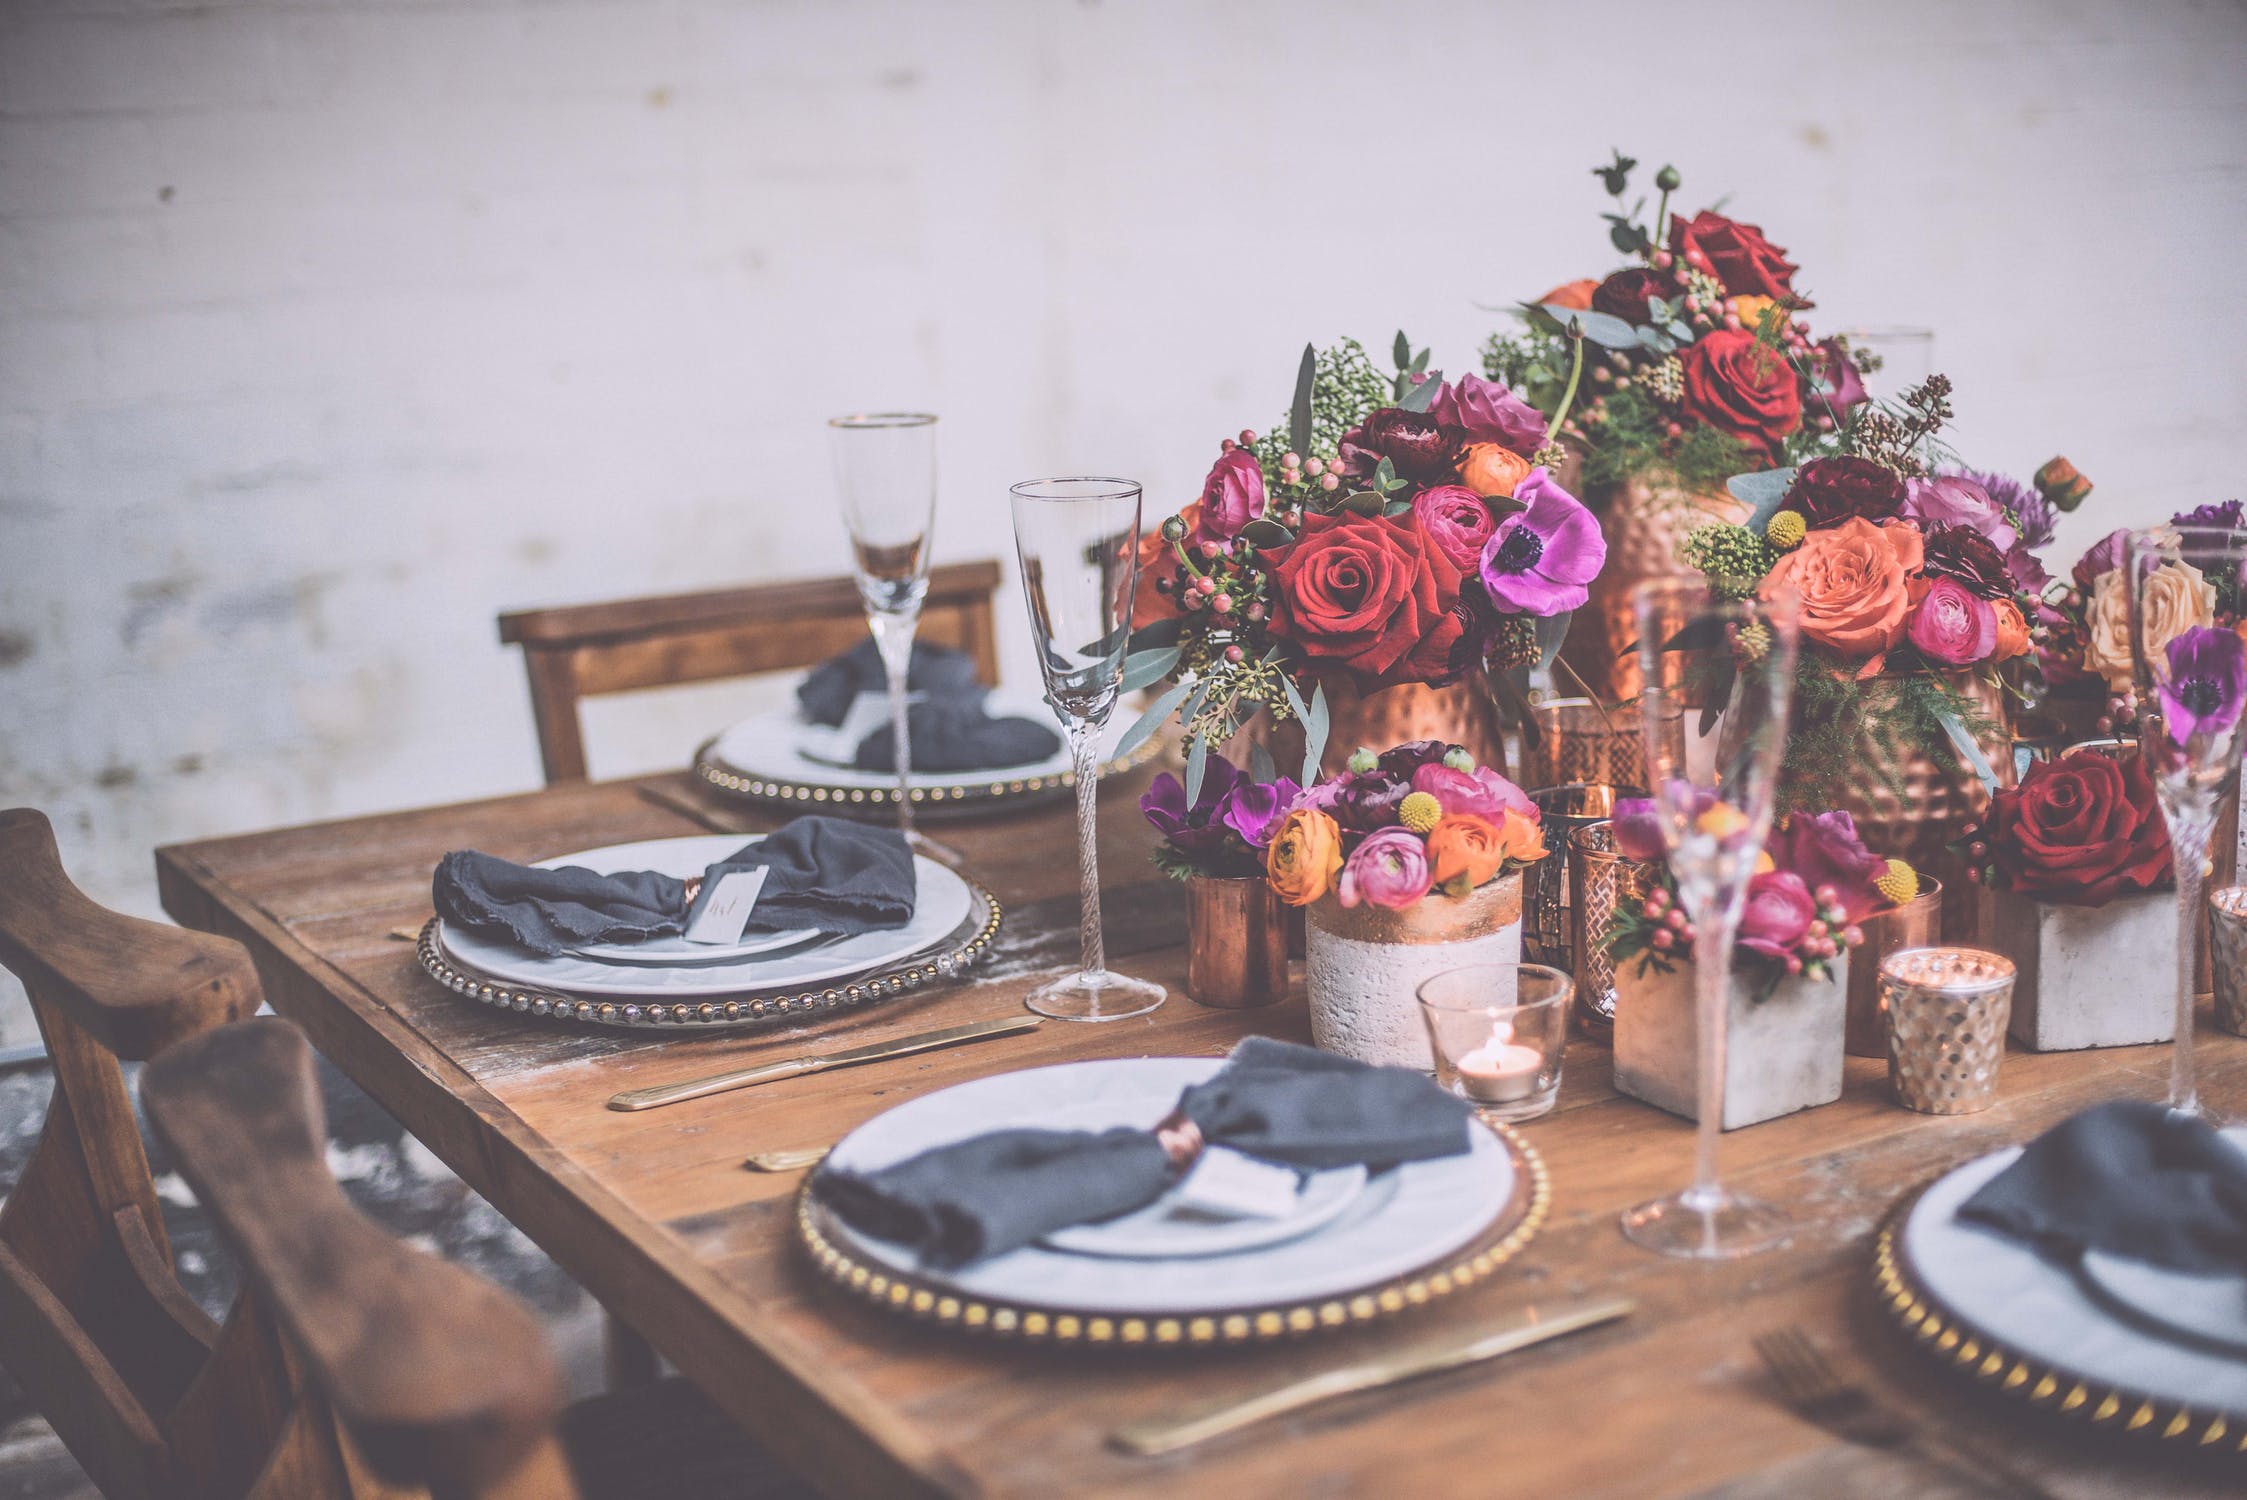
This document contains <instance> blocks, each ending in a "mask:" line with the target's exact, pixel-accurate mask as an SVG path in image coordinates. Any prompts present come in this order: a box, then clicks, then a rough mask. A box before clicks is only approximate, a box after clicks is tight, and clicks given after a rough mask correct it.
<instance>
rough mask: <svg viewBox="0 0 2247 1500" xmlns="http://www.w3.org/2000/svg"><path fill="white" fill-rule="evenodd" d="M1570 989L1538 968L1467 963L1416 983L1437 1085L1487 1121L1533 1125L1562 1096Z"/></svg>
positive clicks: (1555, 974) (1562, 978)
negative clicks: (1562, 1058)
mask: <svg viewBox="0 0 2247 1500" xmlns="http://www.w3.org/2000/svg"><path fill="white" fill-rule="evenodd" d="M1574 988H1575V986H1574V984H1573V983H1572V982H1571V981H1570V979H1569V977H1568V976H1567V975H1566V974H1564V973H1562V972H1561V971H1560V970H1558V969H1554V968H1549V967H1547V966H1546V965H1544V964H1469V965H1467V966H1466V967H1464V968H1459V969H1446V970H1445V971H1444V972H1443V973H1441V974H1437V975H1435V976H1434V977H1433V978H1430V979H1428V980H1426V981H1424V982H1423V983H1422V984H1421V986H1420V991H1419V994H1420V1017H1421V1019H1422V1020H1424V1021H1425V1022H1427V1026H1428V1042H1429V1046H1430V1050H1432V1051H1433V1052H1434V1053H1435V1059H1436V1082H1438V1083H1440V1084H1442V1085H1443V1086H1444V1087H1445V1088H1448V1089H1449V1090H1451V1092H1453V1093H1454V1094H1457V1095H1458V1096H1459V1097H1460V1098H1462V1099H1465V1100H1467V1101H1468V1102H1470V1103H1472V1104H1473V1105H1474V1106H1475V1108H1476V1109H1477V1110H1478V1111H1480V1112H1481V1113H1482V1114H1484V1115H1486V1116H1488V1117H1489V1118H1491V1119H1493V1120H1532V1119H1535V1118H1536V1117H1537V1116H1539V1115H1541V1114H1543V1113H1545V1112H1546V1111H1547V1110H1549V1109H1551V1108H1552V1107H1553V1100H1554V1099H1555V1098H1556V1097H1558V1095H1559V1093H1560V1063H1561V1053H1562V1051H1563V1049H1564V1048H1565V1047H1566V1045H1567V1042H1568V1002H1569V997H1570V994H1571V993H1572V992H1573V990H1574Z"/></svg>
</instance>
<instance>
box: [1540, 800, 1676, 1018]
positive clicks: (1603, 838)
mask: <svg viewBox="0 0 2247 1500" xmlns="http://www.w3.org/2000/svg"><path fill="white" fill-rule="evenodd" d="M1549 837H1550V836H1549V835H1548V838H1549ZM1663 868H1664V862H1663V861H1662V860H1659V859H1631V858H1628V857H1627V856H1625V855H1623V854H1620V853H1617V852H1616V849H1615V825H1614V823H1612V822H1610V821H1607V820H1605V819H1602V820H1601V821H1600V822H1597V823H1589V824H1586V825H1585V826H1584V827H1582V828H1578V829H1576V830H1575V831H1574V832H1572V833H1570V834H1569V835H1568V879H1569V890H1570V899H1571V905H1570V908H1569V914H1568V916H1569V938H1570V948H1571V950H1572V955H1573V956H1572V957H1571V959H1570V967H1571V972H1573V973H1574V975H1575V976H1576V1019H1577V1021H1578V1023H1579V1024H1581V1025H1582V1026H1583V1028H1584V1030H1585V1031H1587V1032H1588V1033H1590V1034H1592V1035H1594V1036H1605V1035H1607V1034H1608V1033H1609V1032H1610V1031H1611V1030H1612V1029H1613V1028H1614V1025H1615V960H1614V959H1613V958H1611V957H1609V956H1608V952H1607V928H1608V924H1609V923H1610V922H1611V921H1613V920H1614V917H1615V909H1616V908H1617V907H1618V906H1621V905H1622V904H1624V903H1625V902H1638V901H1644V900H1645V899H1646V897H1647V895H1648V893H1649V892H1651V891H1652V890H1653V889H1654V887H1655V886H1656V885H1657V884H1659V883H1660V881H1661V879H1662V870H1663Z"/></svg>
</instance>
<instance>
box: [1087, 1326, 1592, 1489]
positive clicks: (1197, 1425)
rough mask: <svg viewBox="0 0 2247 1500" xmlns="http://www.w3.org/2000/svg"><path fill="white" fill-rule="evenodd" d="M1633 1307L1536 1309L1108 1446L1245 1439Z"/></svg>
mask: <svg viewBox="0 0 2247 1500" xmlns="http://www.w3.org/2000/svg"><path fill="white" fill-rule="evenodd" d="M1633 1305H1634V1304H1632V1303H1631V1302H1629V1301H1628V1300H1626V1299H1624V1298H1621V1297H1616V1298H1611V1299H1609V1300H1606V1301H1601V1302H1587V1303H1584V1304H1582V1305H1580V1306H1577V1307H1573V1308H1570V1309H1568V1310H1567V1311H1565V1312H1559V1313H1553V1314H1549V1315H1548V1314H1544V1313H1540V1312H1538V1311H1536V1310H1535V1309H1534V1308H1532V1309H1531V1310H1529V1311H1528V1312H1525V1313H1522V1314H1519V1315H1518V1316H1516V1317H1515V1318H1514V1319H1513V1320H1512V1321H1511V1322H1509V1323H1507V1324H1506V1325H1505V1326H1504V1327H1502V1328H1499V1329H1497V1330H1496V1331H1494V1332H1491V1333H1483V1334H1477V1335H1476V1336H1474V1337H1473V1338H1468V1339H1446V1340H1444V1341H1442V1342H1441V1343H1436V1344H1423V1345H1421V1346H1420V1347H1419V1348H1417V1349H1406V1350H1403V1351H1400V1352H1398V1353H1396V1354H1390V1355H1384V1356H1381V1357H1378V1358H1375V1359H1368V1360H1364V1361H1361V1362H1360V1363H1358V1364H1354V1365H1342V1366H1338V1367H1337V1368H1335V1369H1332V1370H1328V1371H1326V1372H1325V1373H1324V1374H1320V1375H1313V1376H1310V1377H1309V1378H1308V1379H1304V1380H1297V1381H1292V1382H1290V1383H1289V1384H1287V1385H1283V1386H1277V1387H1275V1388H1273V1389H1271V1390H1268V1391H1265V1392H1264V1393H1262V1394H1261V1395H1256V1396H1250V1397H1247V1398H1246V1399H1244V1400H1239V1401H1228V1402H1226V1403H1225V1404H1223V1405H1221V1406H1217V1407H1213V1408H1210V1409H1208V1410H1205V1411H1201V1412H1197V1413H1195V1414H1193V1415H1190V1416H1186V1417H1160V1418H1154V1419H1151V1420H1148V1421H1144V1422H1131V1423H1127V1424H1126V1425H1124V1426H1122V1427H1119V1428H1117V1429H1116V1430H1115V1431H1113V1432H1111V1433H1109V1434H1108V1441H1109V1442H1110V1443H1111V1444H1113V1445H1114V1446H1115V1447H1118V1448H1121V1449H1122V1450H1123V1451H1124V1452H1126V1453H1136V1454H1140V1455H1142V1456H1145V1457H1153V1456H1154V1455H1156V1454H1159V1453H1175V1452H1177V1451H1178V1450H1179V1449H1181V1448H1190V1447H1192V1446H1193V1445H1194V1444H1196V1443H1205V1442H1207V1441H1209V1440H1210V1439H1211V1438H1214V1437H1222V1436H1224V1435H1225V1434H1226V1433H1228V1432H1238V1431H1240V1430H1241V1429H1242V1428H1243V1427H1249V1426H1253V1425H1254V1424H1255V1423H1258V1422H1262V1421H1265V1420H1267V1419H1269V1418H1272V1417H1277V1416H1283V1415H1285V1414H1286V1413H1288V1412H1292V1411H1301V1410H1302V1409H1303V1408H1304V1407H1306V1406H1315V1405H1317V1404H1318V1403H1319V1402H1321V1401H1331V1400H1333V1399H1334V1398H1335V1397H1337V1396H1348V1395H1354V1394H1356V1393H1358V1392H1360V1391H1372V1390H1379V1389H1381V1388H1382V1387H1384V1386H1391V1385H1395V1384H1397V1383H1398V1382H1400V1381H1405V1380H1414V1379H1417V1378H1419V1377H1420V1376H1422V1375H1433V1374H1435V1373H1436V1372H1437V1371H1439V1370H1456V1369H1458V1368H1460V1367H1461V1366H1463V1365H1472V1364H1479V1363H1480V1362H1482V1361H1483V1360H1486V1359H1495V1358H1496V1357H1497V1356H1499V1355H1501V1354H1511V1353H1512V1352H1513V1351H1514V1350H1516V1349H1526V1348H1528V1347H1529V1346H1530V1345H1532V1344H1541V1343H1543V1342H1545V1341H1546V1340H1547V1339H1557V1338H1559V1337H1560V1336H1561V1335H1563V1334H1568V1333H1574V1332H1576V1331H1577V1330H1578V1329H1582V1328H1595V1327H1597V1326H1599V1325H1600V1324H1602V1323H1612V1322H1614V1321H1615V1320H1616V1319H1617V1318H1620V1317H1623V1316H1625V1315H1626V1314H1628V1313H1629V1312H1630V1311H1631V1309H1632V1307H1633Z"/></svg>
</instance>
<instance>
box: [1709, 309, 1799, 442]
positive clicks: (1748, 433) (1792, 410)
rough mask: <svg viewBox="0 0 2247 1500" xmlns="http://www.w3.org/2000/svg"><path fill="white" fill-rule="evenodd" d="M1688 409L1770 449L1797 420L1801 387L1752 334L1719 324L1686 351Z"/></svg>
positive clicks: (1736, 434)
mask: <svg viewBox="0 0 2247 1500" xmlns="http://www.w3.org/2000/svg"><path fill="white" fill-rule="evenodd" d="M1682 404H1683V405H1684V407H1685V409H1686V411H1687V412H1689V413H1690V414H1691V415H1693V416H1695V417H1698V418H1699V419H1700V420H1702V421H1703V422H1706V423H1707V424H1708V425H1710V426H1711V427H1714V428H1716V429H1717V430H1719V431H1720V432H1728V433H1730V434H1731V435H1732V436H1734V437H1736V438H1738V439H1740V440H1741V441H1742V442H1744V443H1749V444H1752V445H1754V446H1755V447H1758V448H1762V449H1764V450H1765V451H1767V452H1769V451H1774V450H1775V449H1776V448H1777V445H1778V442H1779V439H1781V438H1783V437H1785V436H1786V435H1787V434H1788V433H1790V432H1792V431H1794V430H1795V429H1796V428H1797V427H1800V426H1801V425H1802V386H1801V383H1800V382H1799V381H1797V380H1796V379H1795V374H1794V371H1793V370H1792V369H1791V368H1789V367H1788V364H1787V362H1786V361H1785V360H1784V359H1781V358H1780V357H1779V355H1778V353H1777V352H1776V351H1775V350H1772V349H1768V348H1765V347H1764V346H1763V345H1762V344H1760V343H1758V342H1757V341H1756V337H1755V335H1754V334H1752V333H1746V332H1743V331H1741V330H1738V329H1727V328H1719V329H1717V330H1716V331H1715V332H1714V333H1705V334H1703V335H1701V337H1699V338H1698V339H1695V340H1694V341H1693V342H1692V343H1691V344H1689V345H1687V346H1686V350H1685V396H1684V400H1683V403H1682Z"/></svg>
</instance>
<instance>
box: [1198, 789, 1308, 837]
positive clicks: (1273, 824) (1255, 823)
mask: <svg viewBox="0 0 2247 1500" xmlns="http://www.w3.org/2000/svg"><path fill="white" fill-rule="evenodd" d="M1202 790H1203V791H1204V792H1207V791H1208V790H1209V789H1208V788H1207V787H1204V788H1202ZM1302 791H1303V788H1302V787H1300V786H1298V785H1297V784H1296V783H1295V782H1294V781H1293V780H1291V779H1290V778H1288V777H1285V776H1281V777H1277V778H1275V779H1274V780H1271V781H1251V780H1249V779H1248V778H1247V777H1246V776H1243V777H1242V778H1241V779H1240V780H1238V781H1236V782H1234V783H1233V789H1232V790H1231V791H1229V792H1227V793H1226V794H1225V800H1224V802H1223V803H1222V804H1221V805H1220V806H1219V807H1218V809H1217V819H1218V821H1219V822H1221V823H1223V824H1224V825H1225V826H1226V827H1227V828H1230V829H1232V830H1233V832H1235V833H1237V834H1239V835H1240V836H1241V837H1242V838H1243V839H1245V840H1246V841H1247V842H1248V843H1249V844H1250V845H1252V846H1253V847H1255V848H1258V849H1261V848H1263V847H1264V846H1265V845H1267V844H1269V843H1271V841H1272V835H1273V834H1275V833H1278V832H1279V830H1280V821H1281V820H1282V819H1284V818H1285V817H1286V816H1287V814H1288V810H1289V809H1290V808H1292V807H1294V805H1295V799H1296V798H1297V797H1298V796H1300V795H1301V794H1302Z"/></svg>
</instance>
